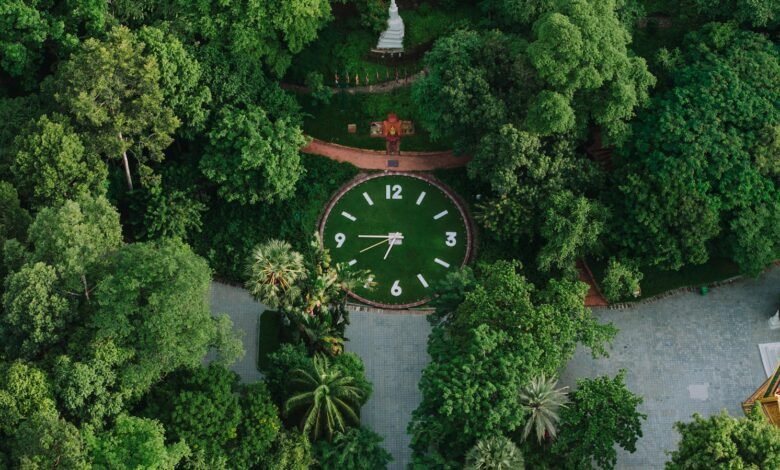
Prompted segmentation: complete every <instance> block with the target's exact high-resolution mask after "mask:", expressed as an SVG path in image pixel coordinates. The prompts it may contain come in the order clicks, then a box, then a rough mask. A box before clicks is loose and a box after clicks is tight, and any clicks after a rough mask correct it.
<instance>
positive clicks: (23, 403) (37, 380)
mask: <svg viewBox="0 0 780 470" xmlns="http://www.w3.org/2000/svg"><path fill="white" fill-rule="evenodd" d="M0 379H2V380H0V435H5V436H11V435H13V434H14V433H15V432H16V429H17V427H18V426H19V423H20V422H21V421H23V420H26V419H29V418H31V417H32V416H33V415H34V414H36V413H39V412H45V413H51V412H55V410H56V408H55V403H54V397H53V395H52V390H51V386H50V385H49V382H48V379H47V377H46V374H45V373H44V372H43V371H42V370H40V369H38V368H37V367H35V366H33V365H30V364H27V363H25V362H22V361H14V362H12V363H0Z"/></svg>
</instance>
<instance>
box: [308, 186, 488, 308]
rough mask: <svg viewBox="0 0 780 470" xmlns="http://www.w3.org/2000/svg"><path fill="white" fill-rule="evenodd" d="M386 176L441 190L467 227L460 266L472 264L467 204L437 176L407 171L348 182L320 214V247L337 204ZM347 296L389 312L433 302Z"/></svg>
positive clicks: (350, 294) (472, 223)
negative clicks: (407, 178)
mask: <svg viewBox="0 0 780 470" xmlns="http://www.w3.org/2000/svg"><path fill="white" fill-rule="evenodd" d="M385 176H407V177H409V178H415V179H418V180H422V181H425V182H426V183H429V184H431V185H433V186H434V187H436V188H437V189H439V190H440V191H441V192H443V193H444V194H445V195H446V196H447V197H448V198H450V200H451V201H452V202H453V204H455V207H457V208H458V212H459V213H460V216H461V218H462V219H463V222H464V224H465V226H466V240H467V242H466V255H465V256H464V257H463V261H462V262H461V264H460V267H463V266H465V265H467V264H469V263H470V262H471V258H472V256H473V255H474V245H475V243H476V240H475V236H474V234H475V233H476V232H475V230H474V221H473V220H472V218H471V213H470V212H469V210H468V208H467V207H466V204H465V203H464V202H463V200H462V199H461V198H460V196H458V194H457V193H455V191H453V190H452V189H451V188H450V187H449V186H447V185H446V184H444V183H442V182H441V181H439V180H438V178H436V177H435V176H432V175H428V174H421V173H409V172H406V171H383V172H381V173H360V174H358V175H357V176H355V177H354V178H352V179H351V180H350V181H348V182H347V183H346V184H344V185H343V186H342V187H341V188H339V190H338V191H336V192H335V193H334V194H333V196H331V198H330V200H329V201H328V203H327V204H326V205H325V209H324V210H323V211H322V214H320V217H319V220H318V221H317V226H318V233H319V235H320V246H321V247H322V248H325V240H324V235H325V223H326V222H327V220H328V217H329V216H330V213H331V211H332V210H333V207H335V206H336V204H337V203H338V202H339V201H340V200H341V198H342V197H343V196H344V195H345V194H346V193H348V192H349V191H351V190H352V189H354V188H355V187H356V186H358V185H360V184H362V183H365V182H366V181H369V180H372V179H376V178H382V177H385ZM347 294H348V295H349V296H350V297H352V298H353V299H355V300H357V301H358V302H361V303H364V304H366V305H370V306H372V307H378V308H383V309H388V310H406V309H410V308H414V307H419V306H421V305H425V304H427V303H428V302H430V301H431V298H430V297H427V298H425V299H421V300H417V301H415V302H410V303H406V304H385V303H382V302H376V301H373V300H369V299H366V298H365V297H363V296H361V295H358V294H356V293H354V292H352V291H351V290H348V291H347Z"/></svg>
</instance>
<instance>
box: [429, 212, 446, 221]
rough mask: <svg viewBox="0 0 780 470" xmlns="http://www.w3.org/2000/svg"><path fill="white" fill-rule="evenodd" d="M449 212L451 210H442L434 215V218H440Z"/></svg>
mask: <svg viewBox="0 0 780 470" xmlns="http://www.w3.org/2000/svg"><path fill="white" fill-rule="evenodd" d="M447 214H449V211H441V212H439V213H438V214H436V215H434V216H433V220H439V219H441V218H442V217H444V216H445V215H447Z"/></svg>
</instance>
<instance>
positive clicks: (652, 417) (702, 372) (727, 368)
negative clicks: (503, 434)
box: [561, 268, 780, 470]
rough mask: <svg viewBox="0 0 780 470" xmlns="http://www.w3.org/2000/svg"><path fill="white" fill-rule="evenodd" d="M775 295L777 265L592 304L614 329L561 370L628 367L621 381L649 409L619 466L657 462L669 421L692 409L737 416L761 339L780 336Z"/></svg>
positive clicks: (671, 443) (567, 380)
mask: <svg viewBox="0 0 780 470" xmlns="http://www.w3.org/2000/svg"><path fill="white" fill-rule="evenodd" d="M779 299H780V269H777V268H775V269H774V270H773V271H771V272H769V273H767V274H765V275H763V276H762V277H761V278H759V279H758V280H748V281H740V282H737V283H735V284H732V285H729V286H723V287H718V288H714V289H712V290H710V292H709V294H708V295H706V296H701V295H699V294H696V293H685V294H680V295H675V296H672V297H667V298H665V299H662V300H660V301H658V302H655V303H651V304H645V305H641V306H638V307H636V308H632V309H627V310H609V309H596V310H594V313H595V315H596V316H597V317H598V319H599V320H601V321H604V322H606V321H611V322H613V323H614V324H615V326H617V327H618V329H619V330H620V333H619V334H618V336H617V338H616V339H615V343H614V345H613V349H612V352H611V355H610V357H609V358H607V359H597V360H594V359H592V357H591V356H590V352H589V351H585V350H582V349H581V350H578V351H577V354H576V356H575V358H574V359H573V360H572V361H571V362H570V363H569V365H568V367H567V368H566V370H565V371H564V372H563V373H562V374H561V382H562V384H563V385H574V382H575V379H576V378H577V377H593V376H598V375H604V374H608V375H610V376H614V374H616V373H617V371H618V370H619V369H621V368H625V369H627V370H628V373H627V376H626V383H627V384H628V387H629V388H630V389H631V390H633V391H634V392H635V393H638V394H639V395H642V396H643V397H644V400H645V402H644V404H643V405H642V407H641V410H642V411H643V412H644V413H646V414H647V415H648V418H647V421H646V422H645V424H644V426H643V429H644V437H643V438H642V439H640V440H639V442H638V443H637V451H636V453H634V454H627V453H624V452H622V451H621V452H619V457H618V468H620V469H637V470H638V469H642V470H649V469H660V468H663V464H664V462H665V461H666V460H667V457H666V455H665V453H664V452H665V451H667V450H673V449H674V448H675V447H676V443H677V441H678V439H679V435H678V434H677V432H676V431H674V430H673V427H672V425H673V424H674V422H675V421H688V420H690V417H691V415H692V414H693V413H695V412H698V413H700V414H702V415H705V416H707V415H712V414H715V413H718V412H719V411H720V410H721V409H723V408H725V409H727V410H728V411H729V413H731V415H732V416H742V411H741V408H740V402H742V400H744V399H745V398H747V397H748V396H749V395H750V394H751V393H752V392H753V391H754V390H755V389H756V388H757V387H758V386H759V385H761V383H762V382H763V381H764V380H765V379H766V374H765V373H764V370H763V367H762V364H761V356H760V354H759V350H758V344H759V343H768V342H774V341H780V331H771V330H769V328H768V326H767V319H768V318H769V317H770V316H771V315H772V314H773V313H774V312H775V310H776V309H777V307H778V300H779Z"/></svg>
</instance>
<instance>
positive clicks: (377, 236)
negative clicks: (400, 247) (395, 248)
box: [358, 235, 390, 238]
mask: <svg viewBox="0 0 780 470" xmlns="http://www.w3.org/2000/svg"><path fill="white" fill-rule="evenodd" d="M358 238H390V235H358Z"/></svg>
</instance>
